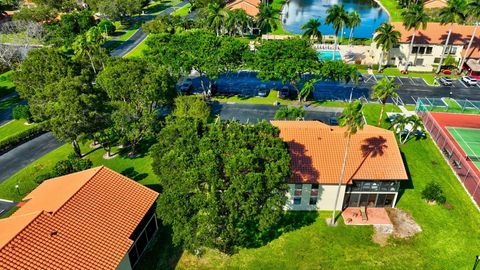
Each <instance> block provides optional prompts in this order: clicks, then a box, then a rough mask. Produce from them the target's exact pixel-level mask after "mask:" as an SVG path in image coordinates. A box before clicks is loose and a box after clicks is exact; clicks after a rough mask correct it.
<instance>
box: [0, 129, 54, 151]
mask: <svg viewBox="0 0 480 270" xmlns="http://www.w3.org/2000/svg"><path fill="white" fill-rule="evenodd" d="M45 132H47V129H46V125H45V124H38V125H36V126H34V127H32V128H31V129H28V130H25V131H23V132H21V133H19V134H17V135H14V136H11V137H8V138H6V139H5V140H2V141H0V155H1V154H3V153H6V152H8V151H10V150H12V149H13V148H15V147H17V146H18V145H20V144H22V143H24V142H27V141H29V140H31V139H33V138H35V137H38V136H40V135H42V134H43V133H45Z"/></svg>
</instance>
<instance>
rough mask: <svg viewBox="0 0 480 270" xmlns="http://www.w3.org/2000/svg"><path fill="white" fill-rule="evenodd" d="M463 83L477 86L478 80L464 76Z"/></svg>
mask: <svg viewBox="0 0 480 270" xmlns="http://www.w3.org/2000/svg"><path fill="white" fill-rule="evenodd" d="M462 81H463V82H464V83H465V84H466V85H468V86H472V85H477V80H476V79H475V78H472V77H470V76H463V77H462Z"/></svg>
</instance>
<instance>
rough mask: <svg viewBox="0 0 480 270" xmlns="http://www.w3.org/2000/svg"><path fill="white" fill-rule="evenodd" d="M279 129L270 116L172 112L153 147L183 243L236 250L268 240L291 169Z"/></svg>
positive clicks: (164, 207)
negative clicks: (248, 118)
mask: <svg viewBox="0 0 480 270" xmlns="http://www.w3.org/2000/svg"><path fill="white" fill-rule="evenodd" d="M278 135H279V130H278V129H277V128H275V127H273V126H272V125H270V124H269V123H267V122H261V123H258V124H255V125H251V124H248V125H243V124H240V123H238V122H218V123H216V124H205V123H204V122H202V121H196V120H194V119H188V118H175V117H173V118H168V119H167V123H166V126H165V127H164V128H163V129H162V130H161V132H160V134H159V136H158V140H159V141H158V144H156V145H155V146H153V147H152V150H151V154H152V158H153V164H152V166H153V170H154V172H155V174H157V175H158V177H159V180H160V185H161V187H162V196H160V197H159V200H158V209H159V211H158V213H159V215H160V217H161V218H162V221H163V222H164V223H165V224H168V225H170V226H172V229H173V243H174V244H175V245H179V246H182V247H183V248H185V249H188V250H198V249H200V248H203V247H206V248H215V249H219V250H221V251H223V252H227V253H232V252H233V251H234V250H235V248H236V247H253V246H259V245H262V244H264V243H265V238H266V236H267V235H269V233H270V232H271V231H272V228H273V227H275V226H276V224H277V223H278V222H279V221H280V218H281V216H282V214H283V207H284V205H285V203H286V199H287V198H286V192H287V189H288V186H287V179H288V177H289V176H290V169H289V165H290V155H289V152H288V150H287V148H286V144H285V143H284V142H283V141H282V140H281V139H280V138H279V137H278Z"/></svg>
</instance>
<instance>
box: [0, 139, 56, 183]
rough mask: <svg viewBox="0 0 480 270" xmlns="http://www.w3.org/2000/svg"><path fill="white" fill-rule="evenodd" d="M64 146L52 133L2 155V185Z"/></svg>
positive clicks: (0, 178)
mask: <svg viewBox="0 0 480 270" xmlns="http://www.w3.org/2000/svg"><path fill="white" fill-rule="evenodd" d="M62 145H63V143H62V142H59V141H58V140H57V139H55V137H53V134H52V133H45V134H43V135H41V136H39V137H37V138H35V139H33V140H30V141H28V142H26V143H24V144H22V145H20V146H18V147H16V148H14V149H12V150H10V151H9V152H7V153H5V154H3V155H1V156H0V183H2V182H3V181H5V180H6V179H7V178H9V177H10V176H12V175H13V174H14V173H16V172H17V171H19V170H21V169H23V168H25V167H26V166H27V165H29V164H30V163H32V162H34V161H35V160H37V159H39V158H41V157H42V156H44V155H46V154H47V153H49V152H51V151H53V150H55V149H57V148H58V147H60V146H62Z"/></svg>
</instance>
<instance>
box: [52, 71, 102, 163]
mask: <svg viewBox="0 0 480 270" xmlns="http://www.w3.org/2000/svg"><path fill="white" fill-rule="evenodd" d="M44 94H46V95H48V96H44V97H43V98H44V100H45V101H46V103H45V104H44V110H45V113H46V116H47V119H48V123H49V127H50V129H51V130H52V132H53V134H54V135H55V137H57V138H58V139H60V140H62V141H66V142H70V143H71V144H72V146H73V149H74V152H75V154H77V156H78V157H82V152H81V150H80V146H79V144H78V141H79V140H81V139H82V138H86V137H91V136H92V135H93V134H95V133H96V132H98V131H99V130H101V129H102V128H103V127H104V126H105V124H106V121H107V119H108V115H109V112H108V111H106V109H107V106H106V104H105V100H106V96H105V94H104V92H103V91H99V89H97V88H94V87H93V86H92V84H91V83H90V81H89V78H88V77H87V78H86V77H84V76H77V77H66V78H62V79H61V80H60V81H58V82H56V83H52V84H49V85H47V86H46V87H45V91H44Z"/></svg>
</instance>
